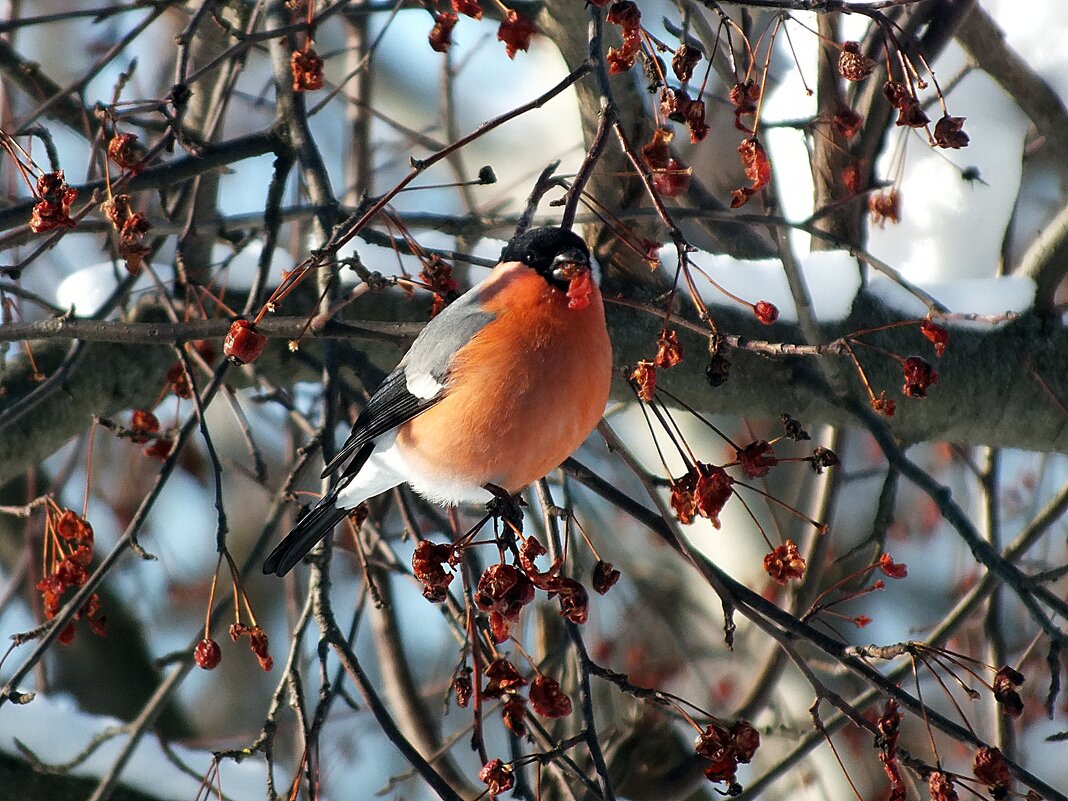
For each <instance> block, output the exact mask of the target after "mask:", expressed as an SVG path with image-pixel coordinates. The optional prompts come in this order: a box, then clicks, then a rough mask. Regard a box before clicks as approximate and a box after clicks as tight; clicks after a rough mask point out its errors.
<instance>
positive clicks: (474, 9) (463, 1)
mask: <svg viewBox="0 0 1068 801" xmlns="http://www.w3.org/2000/svg"><path fill="white" fill-rule="evenodd" d="M452 10H453V11H455V12H456V13H457V14H463V15H464V16H465V17H471V19H482V6H480V5H479V3H478V0H452Z"/></svg>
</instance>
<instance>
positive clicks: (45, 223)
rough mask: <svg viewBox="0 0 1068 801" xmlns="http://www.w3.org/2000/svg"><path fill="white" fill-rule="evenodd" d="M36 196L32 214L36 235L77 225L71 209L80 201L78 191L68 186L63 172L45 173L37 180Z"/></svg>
mask: <svg viewBox="0 0 1068 801" xmlns="http://www.w3.org/2000/svg"><path fill="white" fill-rule="evenodd" d="M34 195H35V197H36V198H37V202H36V203H35V204H34V206H33V211H32V212H31V213H30V230H31V231H33V232H34V233H35V234H44V233H47V232H48V231H51V230H53V229H56V228H73V227H74V226H75V225H77V223H76V222H75V221H74V220H73V219H72V218H71V216H70V209H71V206H72V205H73V204H74V201H75V200H77V199H78V190H77V189H75V188H74V187H71V186H68V185H67V181H66V179H65V178H64V177H63V170H57V171H56V172H46V173H43V174H42V175H41V177H40V178H38V179H37V186H36V187H35V191H34Z"/></svg>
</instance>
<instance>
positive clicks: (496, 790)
mask: <svg viewBox="0 0 1068 801" xmlns="http://www.w3.org/2000/svg"><path fill="white" fill-rule="evenodd" d="M478 778H479V779H480V780H481V781H482V782H483V783H484V784H485V785H486V788H487V790H488V792H489V795H490V798H495V797H496V796H498V795H500V794H501V793H504V792H507V791H508V790H511V789H512V787H513V785H515V776H514V775H513V774H512V768H511V766H510V765H506V764H504V763H503V762H501V760H499V759H491V760H490V761H489V762H487V763H486V764H485V765H483V766H482V770H480V771H479V772H478Z"/></svg>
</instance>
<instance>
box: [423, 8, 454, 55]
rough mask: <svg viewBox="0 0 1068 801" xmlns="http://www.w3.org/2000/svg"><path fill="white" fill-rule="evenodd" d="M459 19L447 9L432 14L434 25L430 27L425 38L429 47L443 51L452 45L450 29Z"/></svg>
mask: <svg viewBox="0 0 1068 801" xmlns="http://www.w3.org/2000/svg"><path fill="white" fill-rule="evenodd" d="M458 19H459V17H458V16H456V15H455V14H450V13H449V12H448V11H443V12H441V13H435V14H434V27H433V28H431V29H430V34H429V35H428V36H427V39H428V40H429V42H430V49H431V50H433V51H435V52H437V53H444V52H446V51H448V49H449V48H450V47H451V46H452V29H453V28H454V27H455V26H456V21H457V20H458Z"/></svg>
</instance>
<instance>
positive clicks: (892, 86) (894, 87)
mask: <svg viewBox="0 0 1068 801" xmlns="http://www.w3.org/2000/svg"><path fill="white" fill-rule="evenodd" d="M883 95H885V96H886V99H887V100H889V101H890V105H891V106H893V107H894V108H896V109H897V110H898V111H903V110H904V109H907V108H908V107H909V106H910V105H912V103H913V101H914V100H915V98H913V96H912V90H911V89H909V88H908V87H907V86H905V84H903V83H898V82H897V81H887V82H886V83H884V84H883Z"/></svg>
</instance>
